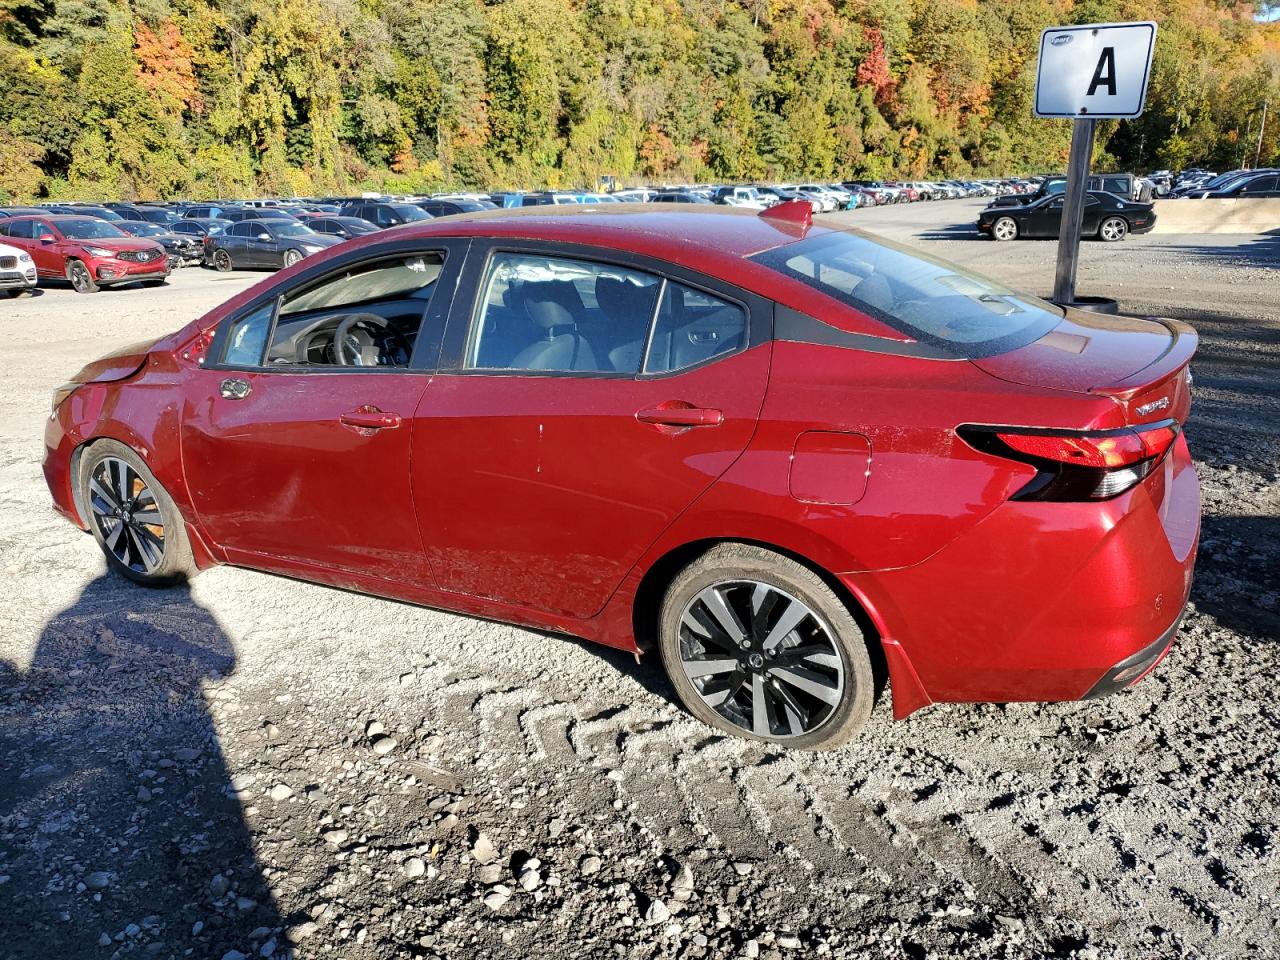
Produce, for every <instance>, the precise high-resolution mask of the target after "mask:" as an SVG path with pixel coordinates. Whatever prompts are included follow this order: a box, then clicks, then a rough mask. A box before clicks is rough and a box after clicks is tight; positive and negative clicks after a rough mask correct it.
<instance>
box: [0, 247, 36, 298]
mask: <svg viewBox="0 0 1280 960" xmlns="http://www.w3.org/2000/svg"><path fill="white" fill-rule="evenodd" d="M35 286H36V264H35V261H34V260H32V259H31V254H29V253H27V251H25V250H19V249H18V248H17V247H11V246H9V245H8V244H7V243H0V290H3V291H4V292H5V293H7V294H8V295H9V296H11V297H18V296H21V295H22V294H24V293H26V292H27V291H28V290H34V289H35Z"/></svg>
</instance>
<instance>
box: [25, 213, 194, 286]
mask: <svg viewBox="0 0 1280 960" xmlns="http://www.w3.org/2000/svg"><path fill="white" fill-rule="evenodd" d="M0 236H3V237H5V240H4V241H3V242H4V243H7V244H9V245H11V246H14V247H18V248H20V249H22V250H25V251H26V252H27V253H28V254H30V255H31V258H32V259H33V260H34V261H35V264H36V274H37V275H38V276H41V277H49V278H56V279H59V280H64V279H65V280H68V281H70V283H71V286H72V288H73V289H74V290H75V291H76V293H96V292H97V291H98V290H99V289H100V288H102V287H113V286H117V285H119V284H124V283H136V282H141V283H142V285H143V286H148V287H154V286H159V285H160V284H162V283H164V282H165V280H166V279H168V276H169V262H168V256H167V254H166V253H165V249H164V247H162V246H161V245H160V244H158V243H156V242H155V241H154V240H146V239H143V238H141V237H131V236H129V235H128V234H127V233H125V232H124V231H123V230H120V229H119V228H118V227H116V226H114V225H113V224H110V223H108V222H107V221H105V220H99V219H97V218H96V217H70V216H65V215H50V216H47V217H13V218H10V219H7V220H0Z"/></svg>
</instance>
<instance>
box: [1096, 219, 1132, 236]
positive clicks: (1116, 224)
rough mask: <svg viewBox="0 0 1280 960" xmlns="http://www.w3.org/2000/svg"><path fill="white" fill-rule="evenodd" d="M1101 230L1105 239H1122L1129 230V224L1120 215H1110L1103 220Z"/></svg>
mask: <svg viewBox="0 0 1280 960" xmlns="http://www.w3.org/2000/svg"><path fill="white" fill-rule="evenodd" d="M1101 232H1102V239H1103V240H1107V241H1114V240H1121V239H1123V238H1124V235H1125V234H1126V233H1128V232H1129V226H1128V224H1126V223H1125V222H1124V221H1123V220H1121V219H1120V218H1119V217H1109V218H1107V219H1106V220H1104V221H1102V228H1101Z"/></svg>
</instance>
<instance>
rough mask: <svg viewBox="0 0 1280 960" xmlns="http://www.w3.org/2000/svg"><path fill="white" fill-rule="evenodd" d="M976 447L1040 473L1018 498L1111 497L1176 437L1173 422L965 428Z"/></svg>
mask: <svg viewBox="0 0 1280 960" xmlns="http://www.w3.org/2000/svg"><path fill="white" fill-rule="evenodd" d="M958 432H959V434H960V436H961V437H962V438H963V439H964V441H965V442H966V443H968V444H969V445H970V446H971V447H973V448H974V449H975V450H981V451H982V452H983V453H989V454H993V455H995V456H998V457H1004V458H1006V459H1008V460H1017V461H1018V462H1020V463H1027V464H1030V465H1031V466H1033V467H1035V468H1036V475H1035V476H1034V477H1033V478H1032V479H1031V481H1030V482H1029V483H1027V485H1026V486H1024V487H1023V488H1022V489H1021V490H1019V491H1018V492H1017V493H1015V494H1014V495H1013V499H1014V500H1057V501H1064V500H1074V501H1079V500H1109V499H1110V498H1112V497H1115V496H1119V495H1120V494H1122V493H1124V492H1125V491H1126V490H1128V489H1130V488H1131V487H1133V486H1134V485H1135V484H1137V483H1138V482H1139V481H1141V480H1142V478H1143V477H1145V476H1147V475H1148V474H1149V473H1151V471H1152V470H1153V469H1155V467H1156V465H1157V464H1158V463H1159V462H1160V460H1161V459H1162V458H1163V457H1164V455H1165V454H1166V453H1168V452H1169V448H1170V447H1172V446H1173V442H1174V441H1175V440H1176V439H1177V438H1178V433H1179V432H1180V431H1179V427H1178V423H1177V421H1175V420H1165V421H1162V422H1160V423H1154V424H1151V425H1149V426H1144V427H1121V428H1119V429H1116V430H1037V429H1030V428H1027V429H1024V428H1019V427H987V426H973V425H969V426H963V427H960V428H959V431H958Z"/></svg>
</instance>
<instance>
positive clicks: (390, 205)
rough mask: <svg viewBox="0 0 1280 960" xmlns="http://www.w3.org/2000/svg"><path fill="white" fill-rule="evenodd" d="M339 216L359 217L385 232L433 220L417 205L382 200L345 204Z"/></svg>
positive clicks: (339, 209)
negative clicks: (409, 224)
mask: <svg viewBox="0 0 1280 960" xmlns="http://www.w3.org/2000/svg"><path fill="white" fill-rule="evenodd" d="M338 214H339V215H340V216H343V217H359V218H360V219H361V220H368V221H369V222H370V223H372V224H373V225H374V226H376V227H381V228H382V229H384V230H385V229H386V228H387V227H398V226H400V225H401V224H403V223H413V222H414V221H416V220H430V219H431V214H429V213H427V211H425V210H423V209H422V208H421V207H419V206H418V205H417V204H413V203H396V202H383V201H381V200H356V201H354V202H351V203H344V204H342V206H341V207H339V208H338Z"/></svg>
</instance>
